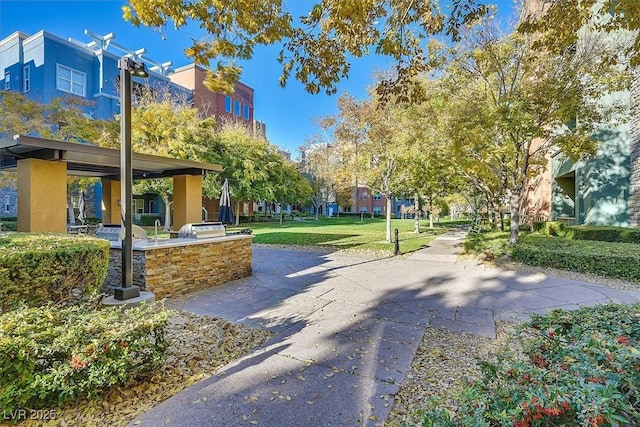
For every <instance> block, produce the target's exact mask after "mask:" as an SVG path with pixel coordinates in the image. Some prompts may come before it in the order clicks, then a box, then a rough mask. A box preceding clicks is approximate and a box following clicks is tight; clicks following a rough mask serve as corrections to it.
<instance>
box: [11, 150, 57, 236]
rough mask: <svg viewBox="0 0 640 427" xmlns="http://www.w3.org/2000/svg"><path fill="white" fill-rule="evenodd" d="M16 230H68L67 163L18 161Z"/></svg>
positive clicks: (32, 160)
mask: <svg viewBox="0 0 640 427" xmlns="http://www.w3.org/2000/svg"><path fill="white" fill-rule="evenodd" d="M18 231H22V232H28V233H66V232H67V164H66V163H65V162H59V161H49V160H41V159H22V160H18Z"/></svg>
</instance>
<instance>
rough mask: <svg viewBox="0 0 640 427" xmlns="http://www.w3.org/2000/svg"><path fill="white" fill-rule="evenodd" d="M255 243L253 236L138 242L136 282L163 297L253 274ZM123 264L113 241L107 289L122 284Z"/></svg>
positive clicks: (160, 297) (135, 249) (134, 272)
mask: <svg viewBox="0 0 640 427" xmlns="http://www.w3.org/2000/svg"><path fill="white" fill-rule="evenodd" d="M251 242H252V236H251V235H235V236H227V237H223V238H210V239H164V240H159V241H158V242H157V243H156V242H155V241H154V240H153V239H150V240H147V241H138V242H135V243H134V245H133V284H134V285H137V286H139V287H140V290H146V291H150V292H153V293H154V294H155V297H156V299H162V298H166V297H175V296H178V295H184V294H187V293H190V292H193V291H197V290H201V289H207V288H209V287H211V286H216V285H221V284H223V283H227V282H230V281H232V280H237V279H240V278H243V277H248V276H251V274H252V261H253V253H252V251H251ZM121 265H122V253H121V251H120V244H119V242H118V243H112V244H111V249H110V250H109V268H108V271H107V277H106V279H105V283H104V285H103V290H110V289H112V288H114V287H117V286H120V282H121V281H122V280H121V277H122V273H121V271H122V268H121Z"/></svg>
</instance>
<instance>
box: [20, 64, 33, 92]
mask: <svg viewBox="0 0 640 427" xmlns="http://www.w3.org/2000/svg"><path fill="white" fill-rule="evenodd" d="M29 89H31V67H30V66H28V65H26V66H25V67H24V68H23V69H22V91H23V92H24V93H27V92H29Z"/></svg>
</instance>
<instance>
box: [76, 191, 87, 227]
mask: <svg viewBox="0 0 640 427" xmlns="http://www.w3.org/2000/svg"><path fill="white" fill-rule="evenodd" d="M78 210H79V211H80V212H79V213H78V219H79V220H80V222H81V223H83V224H84V220H85V219H87V216H86V214H85V212H84V210H85V207H84V191H81V192H80V205H79V206H78Z"/></svg>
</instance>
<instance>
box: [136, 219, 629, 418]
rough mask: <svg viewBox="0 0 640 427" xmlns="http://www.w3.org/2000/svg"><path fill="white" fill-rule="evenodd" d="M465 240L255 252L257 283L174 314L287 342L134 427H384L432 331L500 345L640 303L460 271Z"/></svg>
mask: <svg viewBox="0 0 640 427" xmlns="http://www.w3.org/2000/svg"><path fill="white" fill-rule="evenodd" d="M464 236H465V233H464V231H454V232H450V233H447V234H445V235H443V236H441V237H439V238H438V239H436V240H435V241H434V242H432V244H431V245H430V246H429V247H428V248H425V249H422V250H420V251H418V252H416V253H414V254H411V255H408V256H400V257H391V258H384V259H374V258H366V257H365V258H363V257H360V256H350V255H341V254H322V253H316V252H301V251H291V250H279V249H271V248H254V263H253V265H254V274H253V276H252V277H249V278H245V279H241V280H237V281H234V282H232V283H228V284H226V285H223V286H219V287H215V288H212V289H209V290H206V291H203V292H199V293H196V294H193V295H190V296H189V297H186V298H180V299H176V300H173V301H172V303H171V305H172V306H173V307H175V308H179V309H184V310H188V311H191V312H193V313H197V314H204V315H209V316H214V317H221V318H224V319H228V320H231V321H234V322H244V323H247V324H250V325H255V326H261V327H266V328H269V329H271V330H272V331H274V332H275V333H276V334H277V335H276V336H275V337H274V338H272V339H271V340H269V341H268V342H267V343H266V344H265V345H264V346H263V347H262V348H260V349H259V350H257V351H255V352H254V353H252V354H250V355H249V356H247V357H245V358H243V359H241V360H239V361H237V362H234V363H232V364H230V365H228V366H226V367H225V368H223V369H222V370H221V372H220V373H219V374H218V375H216V376H214V377H212V378H209V379H207V380H204V381H202V382H200V383H198V384H197V385H195V386H193V387H191V388H189V389H188V390H186V391H184V392H182V393H180V394H178V395H177V396H174V397H173V398H171V399H169V400H167V401H165V402H164V403H162V404H160V405H158V406H156V407H155V408H153V409H151V410H149V411H147V412H146V413H145V414H143V415H141V416H140V417H138V418H137V419H136V420H135V421H134V422H132V424H131V425H145V426H160V425H169V426H190V427H195V426H251V425H259V426H269V427H271V426H274V427H276V426H278V427H280V426H285V427H293V426H305V427H306V426H354V425H372V426H373V425H381V424H382V423H383V421H384V420H385V419H386V417H387V416H388V414H389V411H390V409H391V406H392V404H393V396H394V394H395V393H396V392H397V391H398V389H399V387H400V385H401V383H402V381H403V378H404V376H405V373H406V372H407V370H408V369H409V367H410V365H411V361H412V359H413V356H414V354H415V351H416V349H417V346H418V343H419V342H420V340H421V339H422V335H423V334H424V331H425V329H426V328H427V327H429V326H431V327H436V328H443V329H446V330H449V331H455V332H467V333H471V334H476V335H481V336H485V337H495V333H496V331H495V320H496V319H505V320H520V319H526V318H527V317H528V316H529V314H530V313H543V312H546V311H548V310H550V309H552V308H557V307H559V308H564V309H575V308H578V307H579V306H584V305H593V304H598V303H603V302H609V301H614V302H638V301H640V292H639V291H635V292H624V291H619V290H615V289H611V288H608V287H604V286H599V285H596V284H592V283H587V282H579V281H574V280H569V279H563V278H556V277H548V276H545V275H543V274H520V273H515V272H510V271H501V270H498V269H490V268H486V267H484V266H482V265H479V264H477V263H475V262H471V261H462V260H460V259H458V257H457V255H456V254H457V253H458V252H459V250H460V246H461V244H462V241H463V240H464Z"/></svg>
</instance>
